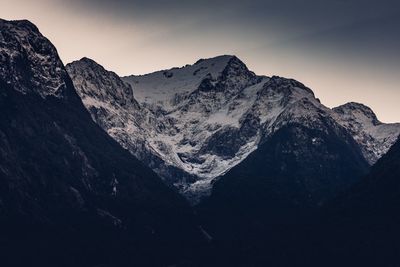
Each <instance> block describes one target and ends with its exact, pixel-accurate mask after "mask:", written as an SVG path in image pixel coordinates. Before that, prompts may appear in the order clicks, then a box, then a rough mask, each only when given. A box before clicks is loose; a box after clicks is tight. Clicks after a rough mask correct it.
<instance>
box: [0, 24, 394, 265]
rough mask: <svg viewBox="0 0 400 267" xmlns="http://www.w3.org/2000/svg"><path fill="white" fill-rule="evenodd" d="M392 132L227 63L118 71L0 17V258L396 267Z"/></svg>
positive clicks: (363, 113)
mask: <svg viewBox="0 0 400 267" xmlns="http://www.w3.org/2000/svg"><path fill="white" fill-rule="evenodd" d="M399 134H400V124H399V123H390V124H387V123H382V122H380V121H379V120H378V118H377V116H376V115H375V114H374V112H373V111H372V110H371V109H370V108H369V107H367V106H365V105H363V104H359V103H354V102H350V103H347V104H344V105H342V106H339V107H335V108H332V109H331V108H328V107H326V106H324V105H323V104H322V103H321V101H320V100H319V99H318V98H316V97H315V95H314V93H313V91H312V90H311V89H310V88H308V87H307V86H305V85H304V84H302V83H300V82H298V81H296V80H293V79H287V78H283V77H279V76H272V77H267V76H260V75H256V74H255V73H254V72H252V71H250V70H249V69H248V68H247V66H246V65H245V64H244V63H243V62H242V61H241V60H240V59H239V58H237V57H236V56H231V55H223V56H218V57H215V58H210V59H201V60H198V61H197V62H196V63H194V64H193V65H186V66H184V67H181V68H172V69H169V70H162V71H158V72H154V73H150V74H146V75H140V76H138V75H131V76H127V77H119V76H118V75H117V74H116V73H114V72H112V71H109V70H106V69H105V68H104V67H102V66H101V65H99V64H98V63H96V62H95V61H94V60H92V59H89V58H82V59H81V60H78V61H74V62H72V63H70V64H67V65H66V66H64V64H63V63H62V61H61V60H60V58H59V56H58V53H57V50H56V48H55V47H54V46H53V45H52V44H51V42H50V41H49V40H48V39H46V37H44V36H43V35H42V34H41V33H40V31H39V29H38V28H37V27H36V26H35V25H33V24H32V23H31V22H29V21H26V20H21V21H6V20H0V236H1V237H0V251H1V254H2V255H1V256H2V257H1V260H0V263H1V264H2V265H4V266H27V265H32V266H265V265H270V266H297V265H298V266H301V265H302V264H307V265H308V266H321V265H325V266H327V265H329V264H332V265H334V263H335V264H339V265H350V263H351V264H353V265H354V264H357V262H363V263H364V265H368V264H369V263H371V264H374V265H375V266H376V265H378V264H379V265H380V266H396V263H398V262H400V261H398V259H397V256H396V255H398V252H400V244H398V241H397V240H399V239H398V238H397V237H399V236H400V235H399V231H398V230H397V225H398V222H399V218H398V216H397V212H396V209H397V207H398V206H399V201H400V195H399V192H400V191H399V188H400V183H399V180H398V178H400V173H399V166H400V165H399V156H400V155H399V153H398V152H399V147H400V140H398V136H399ZM359 226H362V227H361V228H360V227H359ZM21 256H22V257H21ZM382 258H384V259H385V260H383V261H382V260H381V259H382ZM332 259H334V260H332ZM327 261H328V262H327ZM336 266H337V265H336Z"/></svg>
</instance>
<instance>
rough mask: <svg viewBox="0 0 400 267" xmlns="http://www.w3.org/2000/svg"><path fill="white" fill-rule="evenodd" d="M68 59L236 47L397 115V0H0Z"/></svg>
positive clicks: (171, 63) (326, 91)
mask: <svg viewBox="0 0 400 267" xmlns="http://www.w3.org/2000/svg"><path fill="white" fill-rule="evenodd" d="M0 7H1V9H0V17H1V18H4V19H29V20H31V21H32V22H33V23H35V24H36V25H37V26H38V27H39V29H40V30H41V32H42V33H43V34H44V35H46V36H47V37H48V38H49V39H50V40H51V41H52V42H53V43H54V44H55V46H56V47H57V49H58V51H59V54H60V56H61V58H62V60H63V61H64V63H68V62H71V61H73V60H76V59H79V58H81V57H84V56H86V57H90V58H92V59H94V60H96V61H97V62H98V63H100V64H102V65H103V66H104V67H105V68H107V69H109V70H113V71H115V72H116V73H118V74H119V75H121V76H123V75H130V74H144V73H148V72H153V71H156V70H160V69H166V68H171V67H175V66H178V67H179V66H183V65H185V64H192V63H194V62H195V61H196V60H197V59H199V58H208V57H214V56H217V55H221V54H234V55H236V56H238V57H239V58H240V59H241V60H243V61H244V62H245V63H246V64H247V66H248V67H249V68H250V69H251V70H253V71H254V72H256V73H257V74H259V75H268V76H271V75H279V76H284V77H288V78H295V79H297V80H299V81H301V82H303V83H304V84H306V85H307V86H308V87H310V88H311V89H313V91H314V92H315V94H316V96H317V97H319V98H320V99H321V101H322V103H324V104H325V105H327V106H329V107H334V106H337V105H340V104H344V103H346V102H349V101H356V102H361V103H364V104H366V105H368V106H370V107H371V108H372V109H373V110H374V111H375V112H376V113H377V115H378V118H379V119H380V120H381V121H384V122H398V121H400V108H399V107H398V106H399V104H400V88H399V84H400V75H399V74H400V52H399V47H400V31H399V28H400V4H399V3H397V1H394V0H383V1H377V0H375V1H362V0H348V1H345V0H326V1H318V0H281V1H269V0H267V1H265V0H264V1H262V0H260V1H248V2H247V3H244V1H238V0H231V1H222V0H217V1H209V0H205V1H177V0H169V1H163V0H156V1H143V0H134V1H128V0H117V1H106V0H88V1H78V0H71V1H61V0H52V1H51V0H35V1H29V0H25V1H23V0H12V1H5V0H0Z"/></svg>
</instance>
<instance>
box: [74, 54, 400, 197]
mask: <svg viewBox="0 0 400 267" xmlns="http://www.w3.org/2000/svg"><path fill="white" fill-rule="evenodd" d="M87 61H88V60H87V59H82V60H81V61H77V62H73V63H71V64H68V65H67V70H68V72H69V73H70V75H71V77H72V79H73V81H74V84H75V87H76V88H77V90H78V93H79V95H80V96H81V98H82V99H83V102H84V104H85V106H86V108H87V109H88V110H89V112H90V113H91V115H92V118H93V119H94V120H95V121H96V122H97V123H98V124H99V125H101V126H102V127H103V129H105V130H106V131H107V132H108V133H109V134H110V135H111V136H112V137H113V138H114V139H115V140H117V141H118V142H119V143H120V144H121V145H122V146H124V147H125V148H127V149H128V150H129V151H130V152H131V153H132V154H134V155H135V156H137V157H138V158H139V159H141V160H142V161H143V162H145V163H146V164H147V165H148V166H150V167H151V168H152V169H153V170H154V171H155V172H157V173H158V174H159V175H160V176H161V177H162V178H163V180H164V181H166V183H167V184H170V185H174V186H176V187H177V188H178V189H179V191H180V192H181V193H182V194H183V195H185V196H186V197H187V198H188V199H189V200H190V201H191V202H192V203H198V202H199V201H200V200H201V199H203V198H204V197H205V196H207V195H209V194H210V192H211V188H212V183H213V182H214V181H215V180H216V178H217V177H220V176H222V175H224V174H226V173H227V172H228V171H229V170H230V169H231V168H232V167H234V166H236V165H237V164H239V163H240V162H242V161H243V160H244V159H245V158H247V157H248V155H250V154H251V153H252V152H253V151H256V150H257V148H258V147H259V145H260V144H262V143H264V142H265V140H266V139H267V138H269V137H270V136H271V135H272V134H273V133H274V132H276V131H278V130H279V129H280V128H281V127H283V126H284V125H286V124H287V123H288V122H289V120H290V121H292V122H294V121H297V122H298V123H300V124H304V125H306V124H308V117H315V116H320V115H319V114H322V116H325V117H330V118H331V119H330V120H334V121H336V124H335V127H339V126H342V127H343V128H344V129H345V130H347V131H348V132H349V133H350V134H351V135H352V136H353V138H354V139H356V141H357V144H358V146H359V147H360V148H361V151H362V152H363V155H364V157H366V158H367V160H368V162H369V163H373V162H374V161H375V160H376V159H377V158H379V156H381V155H382V153H385V152H386V151H387V150H388V149H389V147H390V145H391V144H393V142H394V141H395V139H393V136H395V135H396V133H397V134H399V133H400V127H399V125H398V124H383V123H380V126H379V127H378V128H379V129H378V128H374V127H370V126H369V125H367V124H364V123H367V122H368V121H360V122H359V124H360V127H359V128H357V129H353V128H352V125H353V124H352V121H351V118H349V117H348V116H347V115H346V116H345V115H343V114H342V113H341V112H340V107H338V108H335V109H333V110H331V109H329V108H327V107H325V106H323V105H322V104H321V103H320V102H319V100H318V99H317V98H315V96H314V94H313V92H312V91H311V90H310V89H309V88H307V87H305V86H304V85H303V84H301V83H300V82H298V81H295V80H292V79H285V78H282V77H277V76H273V77H266V76H257V75H256V74H254V73H253V72H252V71H250V70H249V69H248V68H247V67H246V65H245V64H244V63H243V62H242V61H241V60H240V59H238V58H237V57H235V56H230V55H224V56H218V57H215V58H210V59H201V60H199V61H197V62H196V63H194V64H193V65H186V66H184V67H181V68H173V69H170V70H163V71H158V72H154V73H150V74H146V75H141V76H128V77H123V78H122V81H117V78H116V74H115V73H112V72H108V71H105V70H104V69H103V68H102V67H101V66H99V65H98V64H95V63H94V62H93V61H91V64H85V62H87ZM100 69H101V70H100ZM86 72H89V73H92V74H93V73H96V75H99V76H101V77H97V76H96V75H94V74H93V75H89V76H88V75H87V73H86ZM110 82H111V83H114V85H113V86H112V87H113V88H120V89H119V90H129V89H127V88H128V87H129V86H130V87H131V89H130V90H133V97H134V99H135V100H136V101H137V103H138V105H139V108H137V107H136V108H135V109H132V108H130V107H128V106H124V105H120V104H118V103H114V102H110V101H109V99H107V98H104V99H103V98H102V97H99V96H98V95H97V94H93V93H90V92H89V91H91V90H97V89H96V88H98V90H100V91H104V89H102V86H103V85H107V86H108V85H109V84H110ZM124 82H125V83H124ZM113 90H114V89H112V90H106V91H107V93H108V94H110V95H112V94H114V91H113ZM348 105H349V104H348ZM348 105H345V106H348ZM139 110H140V111H141V112H139ZM138 114H139V115H138ZM143 114H146V115H143ZM346 114H347V113H346ZM105 123H106V124H107V125H105ZM332 123H334V122H332ZM338 125H339V126H338ZM315 126H316V127H317V126H319V125H315ZM312 127H313V126H312V125H311V126H310V128H312ZM386 129H390V130H386ZM315 130H318V129H315ZM372 133H374V134H372ZM375 133H376V134H375ZM367 135H368V136H370V135H371V136H374V137H373V138H369V139H368V140H367V139H365V138H364V139H360V138H359V136H367ZM363 140H364V141H363ZM371 155H372V156H371Z"/></svg>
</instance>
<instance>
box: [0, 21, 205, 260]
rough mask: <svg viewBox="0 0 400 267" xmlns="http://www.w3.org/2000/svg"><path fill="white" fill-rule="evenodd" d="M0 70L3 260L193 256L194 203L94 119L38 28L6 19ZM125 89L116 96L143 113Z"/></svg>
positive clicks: (0, 28)
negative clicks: (169, 184)
mask: <svg viewBox="0 0 400 267" xmlns="http://www.w3.org/2000/svg"><path fill="white" fill-rule="evenodd" d="M0 70H1V71H0V236H1V237H0V248H1V255H2V257H1V258H2V259H1V264H2V266H9V265H10V266H26V265H34V266H100V265H101V266H121V265H123V266H126V265H130V266H132V265H137V264H139V265H145V264H147V265H150V266H154V265H163V266H164V265H167V264H175V263H179V261H182V260H185V259H186V258H187V257H189V256H188V254H187V248H188V247H196V244H201V242H202V236H201V233H200V230H199V229H198V228H197V226H196V223H195V222H194V218H193V214H192V211H191V210H190V208H189V205H188V204H187V203H186V201H185V200H184V199H183V198H182V197H181V196H180V195H179V194H177V193H176V192H174V191H173V190H171V189H169V188H167V187H166V186H165V185H164V183H163V182H162V181H161V179H159V177H158V176H157V175H156V174H155V173H154V172H153V171H151V170H150V169H149V168H148V167H146V166H144V165H143V164H142V163H141V162H140V161H139V160H137V159H136V158H134V157H133V156H132V155H131V154H130V153H129V152H128V151H127V150H125V149H123V148H122V147H121V146H120V145H119V144H118V143H117V142H115V141H114V140H113V139H112V138H111V137H109V136H108V134H107V133H106V132H104V131H103V130H102V129H101V128H100V127H99V126H98V125H97V124H95V123H94V122H93V120H92V118H91V117H90V114H89V113H88V112H87V111H86V109H85V107H84V105H83V103H82V101H81V99H80V98H79V96H78V95H77V93H76V91H75V88H74V86H73V83H72V81H71V79H70V77H69V75H68V73H67V71H66V70H65V68H64V66H63V64H62V62H61V60H60V58H59V56H58V54H57V51H56V48H55V47H54V46H53V45H52V44H51V43H50V41H49V40H47V39H46V38H45V37H44V36H43V35H42V34H41V33H40V32H39V30H38V29H37V28H36V26H35V25H33V24H32V23H30V22H29V21H25V20H23V21H5V20H0ZM116 78H117V77H116ZM97 89H98V88H97ZM125 89H126V90H124V91H118V90H119V88H118V90H115V91H114V93H115V98H114V99H107V101H114V102H113V103H118V104H119V105H124V106H125V107H126V108H130V109H137V108H138V104H137V103H136V102H135V101H134V99H133V97H132V91H131V90H130V88H129V87H126V88H125ZM96 92H97V93H98V95H103V96H104V92H101V91H96ZM154 255H156V257H154Z"/></svg>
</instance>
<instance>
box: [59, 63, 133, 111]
mask: <svg viewBox="0 0 400 267" xmlns="http://www.w3.org/2000/svg"><path fill="white" fill-rule="evenodd" d="M66 69H67V71H68V73H69V75H70V76H71V78H72V79H73V81H74V85H75V88H76V90H77V92H78V94H79V95H80V96H81V98H82V99H83V101H84V102H85V101H89V98H90V101H101V102H103V101H105V100H107V101H108V102H110V103H114V102H115V103H117V104H118V105H120V106H125V105H131V106H133V107H134V108H138V107H139V105H138V103H137V102H136V100H135V99H134V97H133V92H132V87H131V85H129V84H127V83H125V82H123V81H122V80H121V78H120V77H119V76H118V75H117V74H116V73H114V72H112V71H108V70H106V69H105V68H104V67H103V66H101V65H100V64H98V63H97V62H95V61H94V60H92V59H90V58H87V57H84V58H82V59H80V60H77V61H74V62H71V63H69V64H67V66H66Z"/></svg>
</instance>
